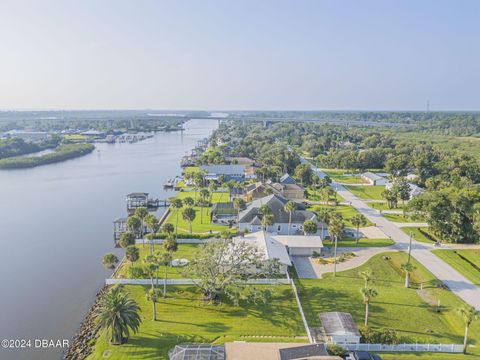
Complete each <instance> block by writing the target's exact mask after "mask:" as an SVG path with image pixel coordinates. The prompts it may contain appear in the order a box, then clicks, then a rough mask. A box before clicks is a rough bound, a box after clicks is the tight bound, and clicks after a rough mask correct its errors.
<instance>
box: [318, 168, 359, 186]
mask: <svg viewBox="0 0 480 360" xmlns="http://www.w3.org/2000/svg"><path fill="white" fill-rule="evenodd" d="M322 171H323V172H324V173H325V174H327V175H328V176H329V177H330V178H331V179H332V180H333V181H336V182H339V183H343V184H364V181H363V180H362V178H361V177H360V175H358V174H352V173H351V171H348V170H343V169H322Z"/></svg>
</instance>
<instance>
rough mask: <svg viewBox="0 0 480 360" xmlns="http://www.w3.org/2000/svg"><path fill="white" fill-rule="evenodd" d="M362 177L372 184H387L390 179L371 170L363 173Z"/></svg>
mask: <svg viewBox="0 0 480 360" xmlns="http://www.w3.org/2000/svg"><path fill="white" fill-rule="evenodd" d="M361 178H362V180H363V181H365V182H366V183H368V184H370V185H386V184H387V182H388V180H387V179H386V178H385V177H383V176H380V175H378V174H375V173H373V172H370V171H367V172H366V173H363V174H362V175H361Z"/></svg>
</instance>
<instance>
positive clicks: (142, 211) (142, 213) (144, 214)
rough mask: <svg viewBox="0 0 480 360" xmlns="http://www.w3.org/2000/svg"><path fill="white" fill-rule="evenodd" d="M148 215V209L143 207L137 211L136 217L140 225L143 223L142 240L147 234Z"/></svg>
mask: <svg viewBox="0 0 480 360" xmlns="http://www.w3.org/2000/svg"><path fill="white" fill-rule="evenodd" d="M147 215H148V210H147V208H146V207H143V206H141V207H138V208H136V209H135V216H136V217H138V218H139V219H140V223H141V229H142V238H143V235H144V234H145V218H146V217H147Z"/></svg>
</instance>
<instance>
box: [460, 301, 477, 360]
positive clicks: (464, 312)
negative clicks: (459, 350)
mask: <svg viewBox="0 0 480 360" xmlns="http://www.w3.org/2000/svg"><path fill="white" fill-rule="evenodd" d="M457 311H458V313H459V314H460V315H461V316H462V318H463V320H464V321H465V336H464V337H463V353H464V354H466V353H467V346H468V330H469V329H470V325H472V322H473V321H475V320H477V318H478V311H477V310H476V309H475V308H474V307H473V306H470V305H467V304H465V305H463V306H462V307H460V308H459V309H458V310H457Z"/></svg>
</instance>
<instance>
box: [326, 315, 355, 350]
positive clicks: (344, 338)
mask: <svg viewBox="0 0 480 360" xmlns="http://www.w3.org/2000/svg"><path fill="white" fill-rule="evenodd" d="M320 321H321V322H322V330H323V336H324V337H325V339H326V341H327V342H328V343H331V344H340V345H341V344H359V343H360V337H361V335H360V331H359V330H358V327H357V324H356V323H355V321H354V320H353V317H352V315H350V314H349V313H344V312H326V313H321V314H320Z"/></svg>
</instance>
